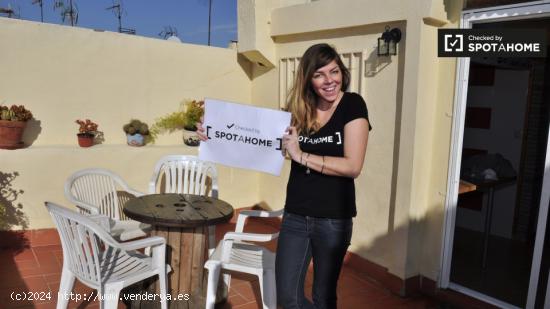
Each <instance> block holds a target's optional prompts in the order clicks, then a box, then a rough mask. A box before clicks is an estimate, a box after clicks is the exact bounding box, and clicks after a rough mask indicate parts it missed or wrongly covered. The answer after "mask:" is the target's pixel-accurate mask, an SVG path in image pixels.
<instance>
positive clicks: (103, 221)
mask: <svg viewBox="0 0 550 309" xmlns="http://www.w3.org/2000/svg"><path fill="white" fill-rule="evenodd" d="M87 217H88V218H89V219H90V220H92V221H94V222H95V223H97V224H98V225H99V226H101V227H102V228H104V229H105V230H106V231H107V232H110V231H111V218H109V217H108V216H106V215H102V214H93V215H88V216H87Z"/></svg>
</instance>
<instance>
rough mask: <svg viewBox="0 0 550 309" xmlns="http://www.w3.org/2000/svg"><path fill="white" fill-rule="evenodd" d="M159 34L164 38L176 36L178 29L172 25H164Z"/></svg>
mask: <svg viewBox="0 0 550 309" xmlns="http://www.w3.org/2000/svg"><path fill="white" fill-rule="evenodd" d="M159 36H161V37H162V38H163V39H165V40H166V39H168V38H169V37H172V36H175V37H177V36H178V29H176V28H175V27H172V26H164V30H162V31H161V32H160V33H159Z"/></svg>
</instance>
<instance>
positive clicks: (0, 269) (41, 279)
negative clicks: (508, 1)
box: [0, 220, 439, 309]
mask: <svg viewBox="0 0 550 309" xmlns="http://www.w3.org/2000/svg"><path fill="white" fill-rule="evenodd" d="M250 221H252V220H250ZM234 227H235V225H234V223H227V224H223V225H219V226H218V228H217V233H216V234H217V235H216V236H217V238H218V239H220V238H221V236H222V235H223V234H224V233H225V232H226V231H228V230H233V229H234ZM245 230H246V231H250V232H273V231H274V230H275V228H274V227H273V225H270V224H261V223H258V222H257V221H252V222H250V224H247V226H246V228H245ZM268 246H269V247H270V248H271V249H272V250H274V248H275V246H276V243H270V244H269V245H268ZM2 247H3V248H2ZM0 248H2V249H0V308H44V309H45V308H55V303H56V297H52V299H51V300H43V301H40V300H35V301H32V302H31V301H15V300H12V299H11V297H10V295H11V294H12V293H13V292H25V291H31V292H48V291H51V292H52V295H56V293H57V291H58V289H59V281H60V277H61V266H62V262H63V257H62V251H61V245H60V242H59V237H58V235H57V231H56V230H55V229H47V230H33V231H26V232H20V233H17V234H16V235H14V233H0ZM311 285H312V272H311V270H310V271H309V272H308V275H307V279H306V295H308V297H310V296H311V292H310V291H311ZM74 292H75V293H80V294H87V295H90V294H91V293H92V290H91V289H90V288H88V287H86V286H84V285H83V284H82V283H80V282H79V281H78V280H76V284H75V289H74ZM259 299H260V295H259V285H258V282H257V280H254V277H248V276H242V275H239V276H238V275H233V276H232V282H231V290H230V292H229V299H228V302H227V303H225V304H224V305H223V306H221V308H236V309H253V308H254V309H255V308H261V306H259V305H258V304H261V302H259V301H258V300H259ZM338 305H339V308H438V307H439V305H438V304H437V302H435V301H433V300H430V299H428V298H423V297H421V298H401V297H399V296H395V295H393V294H391V293H390V292H389V291H388V290H386V289H384V288H383V287H382V286H380V285H378V284H377V283H374V282H373V281H372V280H371V279H369V278H368V277H367V276H366V275H364V274H362V273H361V271H360V270H356V269H351V268H349V267H347V266H345V267H344V269H343V271H342V274H341V277H340V281H339V285H338ZM69 308H99V304H98V302H97V301H96V302H87V301H82V300H81V301H78V302H77V301H71V302H70V304H69ZM119 308H126V305H124V304H123V302H119Z"/></svg>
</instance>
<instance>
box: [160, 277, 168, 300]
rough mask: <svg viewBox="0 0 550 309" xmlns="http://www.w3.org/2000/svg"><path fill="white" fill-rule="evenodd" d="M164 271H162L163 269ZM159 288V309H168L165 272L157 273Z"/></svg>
mask: <svg viewBox="0 0 550 309" xmlns="http://www.w3.org/2000/svg"><path fill="white" fill-rule="evenodd" d="M163 270H164V269H163ZM159 287H160V295H161V296H160V308H161V309H168V302H167V300H166V296H167V294H168V291H167V289H166V272H165V271H161V272H160V273H159Z"/></svg>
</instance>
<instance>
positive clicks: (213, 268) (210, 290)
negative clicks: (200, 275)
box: [204, 261, 221, 309]
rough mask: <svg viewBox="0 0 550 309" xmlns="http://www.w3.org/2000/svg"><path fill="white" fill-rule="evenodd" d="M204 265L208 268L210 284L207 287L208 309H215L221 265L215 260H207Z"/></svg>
mask: <svg viewBox="0 0 550 309" xmlns="http://www.w3.org/2000/svg"><path fill="white" fill-rule="evenodd" d="M204 267H205V268H206V269H208V286H207V288H206V309H214V305H215V304H216V291H217V289H218V280H219V278H220V270H221V265H220V264H219V263H215V262H209V261H208V262H206V264H204Z"/></svg>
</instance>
